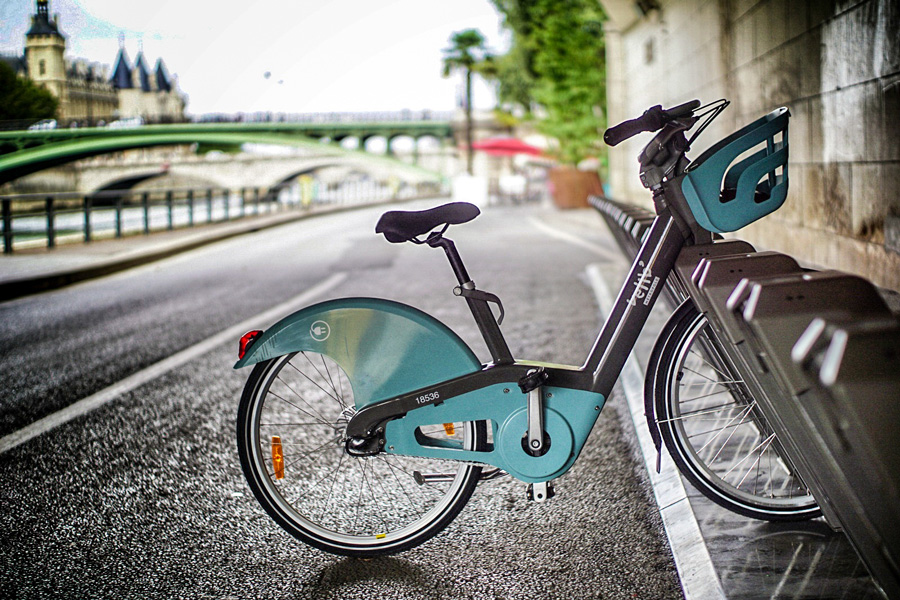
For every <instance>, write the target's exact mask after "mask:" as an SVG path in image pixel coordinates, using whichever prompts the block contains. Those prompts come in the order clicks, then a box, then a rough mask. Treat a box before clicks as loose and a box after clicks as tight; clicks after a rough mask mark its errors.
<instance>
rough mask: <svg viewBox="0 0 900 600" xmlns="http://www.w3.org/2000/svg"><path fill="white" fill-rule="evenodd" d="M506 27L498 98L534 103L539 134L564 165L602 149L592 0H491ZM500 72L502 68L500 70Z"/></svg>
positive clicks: (599, 62)
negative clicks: (508, 40)
mask: <svg viewBox="0 0 900 600" xmlns="http://www.w3.org/2000/svg"><path fill="white" fill-rule="evenodd" d="M493 1H494V5H495V6H496V7H497V9H498V10H499V11H500V12H501V13H503V15H504V24H505V25H506V27H508V28H509V29H511V30H512V33H513V44H512V46H511V48H510V52H509V53H508V54H507V55H506V56H504V57H502V59H501V61H500V64H501V65H504V64H505V63H506V62H507V61H508V63H509V64H510V65H512V66H510V67H507V68H506V69H504V68H501V69H499V78H500V97H501V99H503V100H504V101H508V102H514V103H517V104H521V105H522V106H524V107H525V108H526V110H528V109H530V108H531V105H532V104H537V105H540V106H541V107H542V108H543V110H544V113H545V114H546V116H545V117H544V118H543V119H542V120H541V121H540V122H539V123H538V128H539V130H541V131H542V132H543V133H545V134H547V135H548V136H551V137H553V138H555V139H556V140H557V141H558V142H559V148H558V149H557V155H558V158H559V159H560V160H561V161H562V162H564V163H568V164H577V163H578V162H580V161H581V160H582V159H584V158H586V157H588V156H592V155H596V154H598V153H600V152H602V151H603V148H602V146H601V145H600V143H599V140H600V137H601V136H600V131H601V130H602V129H603V128H604V127H605V119H606V47H605V42H604V38H603V21H604V19H605V17H604V15H603V12H602V10H601V9H600V5H599V4H598V2H597V0H493ZM505 71H506V72H505Z"/></svg>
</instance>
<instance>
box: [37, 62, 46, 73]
mask: <svg viewBox="0 0 900 600" xmlns="http://www.w3.org/2000/svg"><path fill="white" fill-rule="evenodd" d="M38 73H39V74H40V75H46V74H47V61H45V60H43V59H42V60H41V61H40V62H39V63H38Z"/></svg>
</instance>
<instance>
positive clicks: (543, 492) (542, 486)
mask: <svg viewBox="0 0 900 600" xmlns="http://www.w3.org/2000/svg"><path fill="white" fill-rule="evenodd" d="M526 495H527V496H528V500H530V501H531V502H546V501H547V500H549V499H550V498H552V497H553V496H555V495H556V492H555V491H554V490H553V485H552V484H551V483H550V482H549V481H542V482H540V483H529V484H528V491H527V493H526Z"/></svg>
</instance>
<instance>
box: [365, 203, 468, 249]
mask: <svg viewBox="0 0 900 600" xmlns="http://www.w3.org/2000/svg"><path fill="white" fill-rule="evenodd" d="M479 214H481V211H480V210H478V207H477V206H475V205H474V204H469V203H468V202H451V203H449V204H444V205H443V206H437V207H435V208H429V209H428V210H392V211H389V212H386V213H384V214H383V215H381V218H380V219H378V224H377V225H375V233H383V234H384V237H386V238H387V241H389V242H392V243H394V244H399V243H400V242H409V241H419V240H416V239H415V238H416V237H417V236H420V235H423V234H426V233H428V232H430V231H432V230H434V229H435V228H437V227H439V226H441V225H443V226H444V229H446V228H447V226H449V225H458V224H460V223H467V222H469V221H471V220H472V219H474V218H475V217H477V216H478V215H479Z"/></svg>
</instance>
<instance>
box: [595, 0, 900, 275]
mask: <svg viewBox="0 0 900 600" xmlns="http://www.w3.org/2000/svg"><path fill="white" fill-rule="evenodd" d="M600 3H601V4H602V5H603V8H604V9H605V11H606V13H607V15H608V16H609V17H610V21H609V23H608V27H607V29H608V31H607V37H606V41H607V74H608V88H607V89H608V99H609V100H608V102H609V107H608V110H609V122H610V123H616V122H619V121H622V120H624V119H628V118H632V117H636V116H638V115H640V114H641V113H642V112H643V111H644V110H645V109H646V108H648V107H650V106H652V105H655V104H662V105H664V106H672V105H675V104H678V103H681V102H685V101H687V100H691V99H693V98H699V99H701V100H703V101H704V102H710V101H712V100H716V99H718V98H727V99H729V100H731V102H732V104H731V106H730V107H729V108H728V110H726V111H725V113H723V115H722V116H720V117H719V118H718V119H717V121H716V122H714V123H713V125H712V126H711V127H710V129H709V130H708V131H707V132H705V133H704V134H703V135H702V136H701V137H700V138H698V140H697V142H696V144H695V148H694V150H693V152H692V153H691V154H690V156H694V157H696V156H697V155H698V154H699V153H700V152H701V151H702V150H703V149H704V148H705V147H707V146H709V145H711V144H712V143H714V142H715V141H717V140H718V139H721V138H722V137H724V136H726V135H727V134H729V133H731V132H732V131H735V130H736V129H738V128H740V127H741V126H743V125H745V124H747V123H750V122H751V121H753V120H755V119H757V118H758V117H760V116H762V115H764V114H765V113H767V112H769V111H771V110H773V109H775V108H777V107H779V106H788V107H789V108H790V111H791V114H792V118H791V122H790V134H789V138H790V161H789V178H790V191H789V192H788V198H787V201H786V202H785V204H784V206H783V207H782V208H781V209H780V210H779V211H777V212H775V213H774V214H772V215H769V216H767V217H765V218H764V219H762V220H760V221H758V222H756V223H754V224H752V225H750V226H749V227H747V228H746V229H743V230H741V231H739V232H737V234H736V235H737V236H739V237H741V238H744V239H747V240H748V241H750V242H751V243H753V244H754V245H756V246H757V247H758V248H761V249H771V250H779V251H782V252H785V253H787V254H791V255H792V256H795V257H796V258H798V259H799V260H801V261H804V262H806V263H808V264H810V265H813V266H817V267H828V268H834V269H840V270H843V271H848V272H853V273H858V274H860V275H863V276H865V277H867V278H869V279H871V280H872V281H874V282H875V283H877V284H879V285H882V286H884V287H887V288H891V289H894V290H900V196H898V195H897V193H896V190H897V189H898V188H900V141H898V138H897V132H898V131H900V35H898V32H900V0H600ZM647 141H648V138H647V136H638V137H636V138H634V139H632V140H629V141H628V142H626V143H624V144H621V145H620V146H618V147H616V148H612V149H611V150H610V184H611V187H612V194H613V196H614V197H617V198H621V199H625V200H629V201H633V202H644V203H647V202H649V195H648V193H647V192H646V190H644V189H643V188H642V187H641V184H640V181H639V180H638V178H637V162H636V160H635V157H636V156H637V155H638V152H639V151H640V148H641V147H642V145H643V144H644V143H646V142H647Z"/></svg>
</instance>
